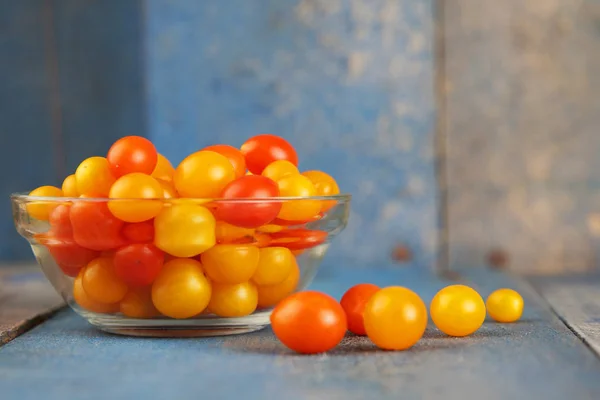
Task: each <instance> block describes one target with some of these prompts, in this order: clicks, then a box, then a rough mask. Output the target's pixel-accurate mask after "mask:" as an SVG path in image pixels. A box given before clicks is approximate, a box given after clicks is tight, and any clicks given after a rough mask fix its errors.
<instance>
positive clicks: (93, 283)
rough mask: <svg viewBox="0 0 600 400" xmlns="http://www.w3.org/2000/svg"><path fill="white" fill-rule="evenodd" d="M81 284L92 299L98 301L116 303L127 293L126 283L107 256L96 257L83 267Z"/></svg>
mask: <svg viewBox="0 0 600 400" xmlns="http://www.w3.org/2000/svg"><path fill="white" fill-rule="evenodd" d="M82 284H83V289H84V290H85V292H86V293H87V294H88V295H89V296H90V298H91V299H92V300H95V301H97V302H100V303H117V302H119V301H121V299H122V298H123V297H125V294H126V293H127V285H126V284H125V282H123V281H122V280H121V278H119V277H118V275H117V274H116V273H115V266H114V265H113V262H112V259H111V258H109V257H98V258H96V259H94V260H92V261H90V262H89V264H88V265H87V266H86V267H84V270H83V275H82Z"/></svg>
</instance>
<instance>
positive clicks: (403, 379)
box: [0, 266, 600, 400]
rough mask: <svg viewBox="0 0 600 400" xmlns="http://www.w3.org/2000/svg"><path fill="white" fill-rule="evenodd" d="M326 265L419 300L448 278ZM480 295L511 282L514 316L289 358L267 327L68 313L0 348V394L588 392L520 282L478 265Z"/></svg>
mask: <svg viewBox="0 0 600 400" xmlns="http://www.w3.org/2000/svg"><path fill="white" fill-rule="evenodd" d="M378 270H379V271H381V272H379V273H378V274H373V273H371V272H369V271H365V270H364V269H341V268H338V269H326V270H324V271H328V273H326V274H323V275H322V276H321V277H320V278H318V279H317V280H316V282H315V284H314V285H313V288H315V289H318V290H323V291H326V292H328V293H331V294H333V295H335V296H336V297H338V298H339V297H340V296H341V294H342V293H343V291H344V290H345V289H346V288H347V287H349V286H350V285H352V284H355V283H359V282H364V281H371V282H374V283H376V284H381V285H389V284H401V285H405V286H408V287H410V288H412V289H414V290H415V291H417V292H418V293H419V294H420V295H421V296H422V297H423V298H424V300H425V301H426V302H427V303H428V302H429V301H430V299H431V298H432V297H433V295H434V293H435V292H436V291H437V290H438V289H440V288H441V287H443V286H444V285H446V284H448V282H445V281H441V280H439V279H437V278H435V277H433V276H432V275H429V274H427V273H426V272H424V271H418V270H416V269H401V270H399V269H388V268H385V267H384V266H380V267H379V269H378ZM465 281H466V282H470V283H471V284H472V285H473V286H474V287H475V288H477V289H478V290H479V291H480V292H481V293H482V295H487V294H488V293H490V292H491V291H492V290H493V289H496V288H498V287H513V288H515V289H517V290H519V291H521V293H522V294H523V295H524V298H525V302H526V309H525V314H524V317H523V320H522V321H521V322H519V323H516V324H504V325H500V324H496V323H493V322H490V321H487V322H486V323H485V324H484V326H483V327H482V328H481V330H480V331H479V332H477V333H476V334H475V335H473V336H471V337H467V338H460V339H459V338H448V337H446V336H444V335H443V334H441V333H440V332H439V331H437V330H436V329H435V328H434V327H433V325H430V326H429V328H428V330H427V332H426V335H425V337H424V338H423V339H422V340H421V341H420V342H419V343H418V344H417V345H415V346H414V348H412V349H411V350H409V351H405V352H385V351H378V350H376V349H375V348H374V347H373V346H372V345H371V344H370V343H369V341H368V340H367V339H365V338H357V337H351V336H349V337H347V338H346V339H345V340H344V342H343V343H342V345H341V346H340V347H339V348H338V349H336V350H335V351H332V352H331V353H329V354H327V355H318V356H298V355H295V354H292V353H291V352H290V351H288V350H286V349H285V348H284V347H282V345H281V344H280V343H278V342H277V341H276V340H275V338H274V336H273V334H272V332H271V331H270V330H268V329H267V330H264V331H261V332H257V333H253V334H248V335H242V336H236V337H223V338H208V339H172V340H165V339H140V338H124V337H118V336H111V335H107V334H103V333H101V332H99V331H97V330H95V329H93V328H92V327H91V326H89V325H88V324H87V323H86V322H85V321H83V320H82V319H81V318H80V317H78V316H76V315H75V314H74V313H73V312H71V311H64V312H60V313H59V314H58V315H57V316H56V317H54V318H52V319H50V320H49V321H47V322H45V323H43V324H42V325H40V326H38V327H36V328H34V329H33V330H31V331H29V332H28V333H26V334H24V335H22V336H21V337H19V338H17V339H15V340H13V341H12V342H10V343H8V344H6V345H4V346H3V347H0V387H1V388H2V399H3V400H12V399H19V400H23V399H34V398H40V397H43V398H44V399H46V400H54V399H56V400H58V399H61V400H62V399H67V398H73V396H76V397H77V398H78V399H82V400H85V399H106V398H110V399H114V400H118V399H131V398H143V399H147V400H154V399H165V398H171V399H179V400H185V399H197V398H199V397H202V398H211V399H212V398H238V397H239V396H240V393H243V396H244V398H245V399H279V398H282V397H285V398H286V399H323V398H328V399H366V398H377V399H388V398H389V399H397V398H403V399H435V398H444V399H447V400H453V399H457V400H458V399H461V400H463V399H474V398H486V399H492V400H494V399H507V398H511V399H533V398H543V399H561V400H562V399H565V398H573V399H578V400H579V399H582V400H583V399H598V398H599V397H600V380H598V375H599V374H600V360H599V359H598V358H597V357H596V356H595V355H594V354H593V353H592V352H591V351H590V350H589V349H588V348H587V347H586V346H585V345H584V344H583V343H582V342H581V341H580V340H579V339H578V338H577V337H576V336H575V335H573V334H572V332H571V331H570V330H569V329H568V328H566V327H565V326H564V324H563V323H562V322H560V321H559V320H558V318H556V317H555V316H554V314H552V312H550V310H549V309H548V308H547V306H546V304H545V302H544V301H542V300H541V299H540V298H539V297H538V296H537V294H536V293H535V292H533V291H532V290H530V288H529V286H528V285H527V284H524V283H522V282H519V281H515V280H511V279H507V278H506V277H505V276H504V275H502V274H494V273H491V272H488V271H485V270H479V271H473V272H472V273H471V275H467V276H466V277H465Z"/></svg>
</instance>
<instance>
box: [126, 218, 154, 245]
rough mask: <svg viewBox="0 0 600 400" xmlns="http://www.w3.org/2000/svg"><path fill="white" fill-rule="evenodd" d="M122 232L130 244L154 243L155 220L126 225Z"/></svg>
mask: <svg viewBox="0 0 600 400" xmlns="http://www.w3.org/2000/svg"><path fill="white" fill-rule="evenodd" d="M121 232H122V234H123V237H124V238H125V240H127V241H128V242H129V243H152V242H153V241H154V220H153V219H152V220H150V221H144V222H135V223H132V224H125V226H124V227H123V230H122V231H121Z"/></svg>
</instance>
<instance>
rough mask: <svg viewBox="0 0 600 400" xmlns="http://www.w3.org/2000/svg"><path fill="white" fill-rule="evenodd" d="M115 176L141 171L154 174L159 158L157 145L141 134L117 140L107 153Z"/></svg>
mask: <svg viewBox="0 0 600 400" xmlns="http://www.w3.org/2000/svg"><path fill="white" fill-rule="evenodd" d="M106 159H107V160H108V164H109V165H110V170H111V172H112V174H113V176H114V177H115V178H119V177H121V176H123V175H127V174H131V173H134V172H139V173H142V174H148V175H150V174H152V172H153V171H154V168H156V163H157V160H158V153H157V152H156V147H154V145H153V144H152V142H151V141H149V140H148V139H146V138H143V137H141V136H126V137H123V138H121V139H119V140H117V141H116V142H115V143H114V144H113V145H112V146H111V147H110V149H109V150H108V153H107V155H106Z"/></svg>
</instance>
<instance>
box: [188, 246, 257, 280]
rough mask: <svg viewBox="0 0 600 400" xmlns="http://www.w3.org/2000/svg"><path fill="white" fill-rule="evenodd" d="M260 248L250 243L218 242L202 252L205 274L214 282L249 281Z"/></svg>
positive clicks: (255, 265) (254, 269) (254, 268)
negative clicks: (218, 243)
mask: <svg viewBox="0 0 600 400" xmlns="http://www.w3.org/2000/svg"><path fill="white" fill-rule="evenodd" d="M259 255H260V250H259V249H258V248H257V247H255V246H251V245H235V244H220V245H216V246H215V247H213V248H211V249H209V250H207V251H205V252H204V253H202V255H201V256H200V257H201V261H202V265H203V266H204V270H205V271H206V275H208V277H209V278H210V279H211V281H213V282H216V283H228V284H234V283H242V282H246V281H249V280H250V278H252V275H254V273H255V272H256V268H257V267H258V259H259Z"/></svg>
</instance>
